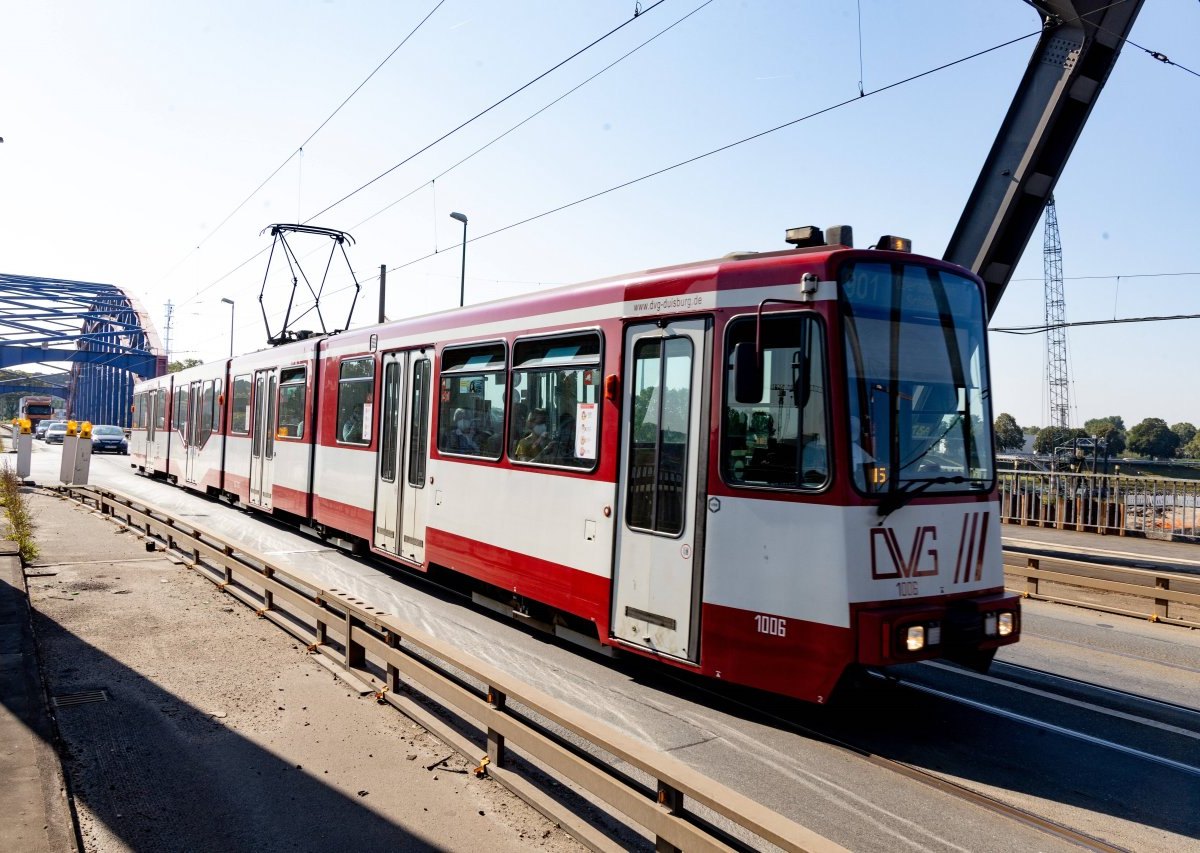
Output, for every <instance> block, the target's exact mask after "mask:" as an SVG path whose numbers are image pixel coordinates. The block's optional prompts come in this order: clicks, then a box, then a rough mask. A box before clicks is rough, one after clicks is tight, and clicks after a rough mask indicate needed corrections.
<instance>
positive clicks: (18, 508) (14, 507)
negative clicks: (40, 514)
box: [0, 462, 38, 563]
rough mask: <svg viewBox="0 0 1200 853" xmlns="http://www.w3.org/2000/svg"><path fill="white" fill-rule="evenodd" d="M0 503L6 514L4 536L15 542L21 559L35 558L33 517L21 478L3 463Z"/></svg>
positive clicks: (29, 560) (0, 480) (29, 559)
mask: <svg viewBox="0 0 1200 853" xmlns="http://www.w3.org/2000/svg"><path fill="white" fill-rule="evenodd" d="M0 505H3V507H4V512H5V515H7V516H8V530H7V531H6V534H5V536H4V538H5V539H10V540H12V541H13V542H16V543H17V547H18V548H19V549H20V553H21V559H22V560H23V561H24V562H26V563H29V562H32V561H33V560H35V559H37V555H38V548H37V542H36V540H34V538H33V517H32V516H31V515H30V513H29V504H28V502H27V501H26V500H25V493H24V492H22V491H21V480H20V478H18V477H17V475H16V474H14V473H13V470H12V469H11V468H10V467H9V466H8V463H7V462H5V463H4V469H3V470H0Z"/></svg>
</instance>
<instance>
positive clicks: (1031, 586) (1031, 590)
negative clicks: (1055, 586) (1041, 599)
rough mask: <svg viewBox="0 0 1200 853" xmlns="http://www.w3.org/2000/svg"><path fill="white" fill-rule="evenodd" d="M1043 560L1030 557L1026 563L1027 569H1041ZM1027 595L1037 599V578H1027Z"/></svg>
mask: <svg viewBox="0 0 1200 853" xmlns="http://www.w3.org/2000/svg"><path fill="white" fill-rule="evenodd" d="M1041 565H1042V563H1041V560H1039V559H1038V558H1037V557H1028V558H1027V559H1026V562H1025V568H1027V569H1033V570H1034V571H1036V570H1037V569H1039V568H1041ZM1025 594H1026V595H1028V596H1034V597H1036V596H1037V594H1038V579H1037V578H1035V577H1030V576H1029V575H1026V576H1025Z"/></svg>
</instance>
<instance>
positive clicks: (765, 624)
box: [754, 614, 787, 637]
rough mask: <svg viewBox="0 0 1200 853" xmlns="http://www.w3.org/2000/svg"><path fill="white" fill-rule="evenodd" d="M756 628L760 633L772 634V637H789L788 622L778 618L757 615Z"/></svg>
mask: <svg viewBox="0 0 1200 853" xmlns="http://www.w3.org/2000/svg"><path fill="white" fill-rule="evenodd" d="M754 628H755V630H757V631H758V633H760V634H770V635H771V636H772V637H786V636H787V620H786V619H781V618H780V617H778V616H763V615H762V614H759V615H756V616H755V617H754Z"/></svg>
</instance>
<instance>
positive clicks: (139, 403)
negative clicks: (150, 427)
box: [133, 394, 146, 429]
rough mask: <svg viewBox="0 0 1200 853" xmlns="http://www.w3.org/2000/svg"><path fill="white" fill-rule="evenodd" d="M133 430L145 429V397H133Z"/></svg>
mask: <svg viewBox="0 0 1200 853" xmlns="http://www.w3.org/2000/svg"><path fill="white" fill-rule="evenodd" d="M133 428H134V429H145V428H146V395H145V394H134V395H133Z"/></svg>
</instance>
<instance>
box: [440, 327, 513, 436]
mask: <svg viewBox="0 0 1200 853" xmlns="http://www.w3.org/2000/svg"><path fill="white" fill-rule="evenodd" d="M504 367H505V351H504V345H503V344H484V345H479V346H473V347H460V348H453V349H450V348H448V349H446V350H445V351H444V352H443V353H442V377H441V400H440V402H439V406H438V450H439V451H441V452H442V453H452V454H457V455H460V456H474V457H478V458H483V459H492V460H495V459H499V458H500V452H501V450H502V449H503V441H504V398H505V381H504V378H505V377H504Z"/></svg>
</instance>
